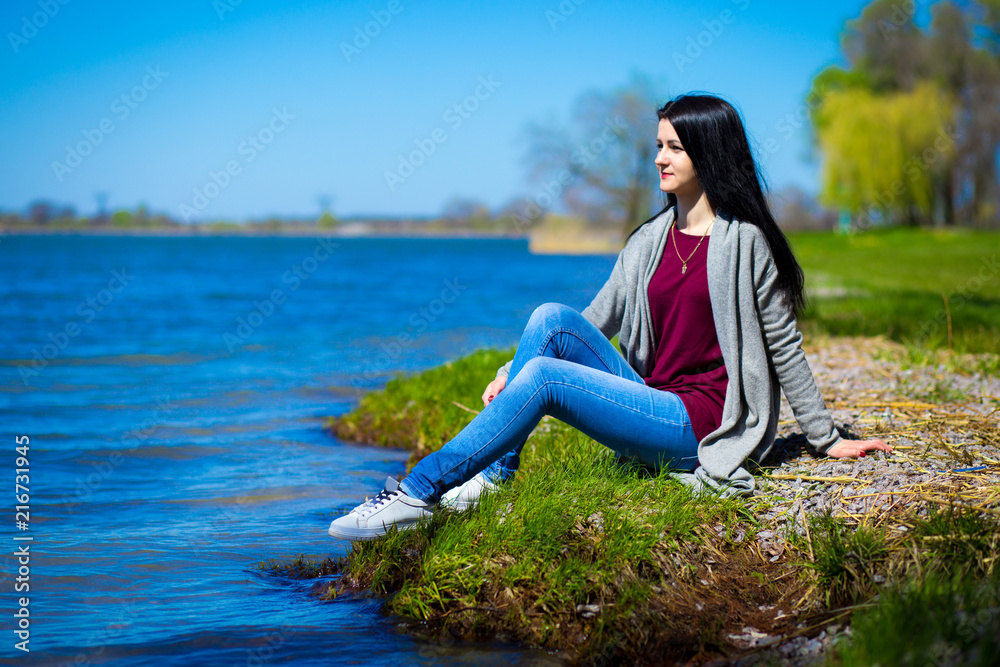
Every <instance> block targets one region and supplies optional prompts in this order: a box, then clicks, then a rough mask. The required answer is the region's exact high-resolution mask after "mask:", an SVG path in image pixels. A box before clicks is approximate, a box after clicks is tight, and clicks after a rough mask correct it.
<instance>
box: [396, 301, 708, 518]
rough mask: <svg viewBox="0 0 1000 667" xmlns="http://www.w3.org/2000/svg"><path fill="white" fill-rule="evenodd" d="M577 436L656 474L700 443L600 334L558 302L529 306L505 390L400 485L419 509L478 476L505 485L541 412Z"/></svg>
mask: <svg viewBox="0 0 1000 667" xmlns="http://www.w3.org/2000/svg"><path fill="white" fill-rule="evenodd" d="M547 414H548V415H552V416H553V417H556V418H557V419H559V420H561V421H564V422H566V423H567V424H569V425H570V426H572V427H574V428H576V429H579V430H580V431H582V432H583V433H585V434H587V435H588V436H590V437H591V438H593V439H594V440H596V441H597V442H600V443H601V444H603V445H606V446H608V447H610V448H611V449H613V450H615V451H616V452H618V453H619V455H620V456H624V457H630V458H632V457H635V458H638V459H639V460H641V461H642V462H643V463H646V464H647V465H650V466H652V467H653V468H655V469H658V468H660V467H662V466H670V467H671V468H673V469H677V470H682V471H691V470H694V468H695V466H696V465H697V463H698V440H697V438H696V437H695V435H694V431H693V430H692V429H691V421H690V419H689V418H688V414H687V410H686V409H685V408H684V404H683V403H682V402H681V399H680V398H679V397H678V396H677V394H674V393H672V392H668V391H662V390H659V389H654V388H652V387H648V386H647V385H646V383H645V381H644V380H643V378H641V377H640V376H639V374H638V373H636V372H635V370H633V369H632V367H631V366H629V365H628V362H627V361H626V360H625V359H624V357H622V355H621V353H620V352H619V351H618V350H617V349H615V347H614V346H613V345H612V344H611V341H609V340H608V339H607V338H605V337H604V334H603V333H601V331H600V330H599V329H598V328H597V327H595V326H594V325H593V324H591V323H590V321H589V320H587V319H586V318H585V317H584V316H583V315H581V314H580V313H579V312H577V311H576V310H574V309H572V308H570V307H568V306H565V305H563V304H560V303H546V304H542V305H541V306H539V307H538V308H536V309H535V312H534V313H532V315H531V318H530V319H529V320H528V324H527V326H526V327H525V329H524V333H523V334H522V335H521V340H520V342H519V343H518V346H517V352H516V354H515V355H514V361H513V363H512V364H511V369H510V374H509V375H508V377H507V386H506V387H505V388H504V389H503V391H501V392H500V393H499V394H497V395H496V397H495V398H494V399H493V400H492V401H491V402H490V403H489V404H488V405H487V406H486V407H484V408H483V410H482V411H481V412H480V413H479V414H478V415H476V417H475V418H474V419H473V420H472V421H471V422H470V423H469V425H468V426H466V427H465V428H464V429H462V430H461V431H460V432H459V433H458V434H457V435H456V436H455V437H454V438H452V439H451V440H450V441H448V442H447V443H446V444H445V445H444V446H443V447H442V448H441V449H440V450H438V451H436V452H434V453H432V454H429V455H428V456H426V457H424V459H423V460H421V461H420V462H419V463H417V465H415V466H414V467H413V470H412V471H411V472H410V474H409V475H408V476H407V477H406V479H404V480H403V481H402V482H400V486H401V488H402V490H403V492H404V493H406V494H407V495H409V496H412V497H415V498H419V499H420V500H424V501H427V502H432V501H436V500H437V499H438V498H439V497H440V496H441V494H442V493H444V492H445V491H447V490H448V489H450V488H452V487H454V486H458V485H459V484H463V483H464V482H466V481H468V480H469V479H471V478H472V477H474V476H475V475H476V474H477V473H479V472H480V471H483V470H486V469H487V468H489V470H487V473H486V474H487V476H488V477H490V478H491V479H493V480H494V481H499V480H504V479H508V478H510V477H511V476H512V475H513V474H514V472H515V471H516V470H517V467H518V465H519V463H520V452H521V448H522V447H523V446H524V443H525V441H526V440H527V439H528V435H529V434H530V433H531V430H532V429H533V428H534V427H535V425H536V424H538V422H539V420H541V418H542V417H543V416H544V415H547Z"/></svg>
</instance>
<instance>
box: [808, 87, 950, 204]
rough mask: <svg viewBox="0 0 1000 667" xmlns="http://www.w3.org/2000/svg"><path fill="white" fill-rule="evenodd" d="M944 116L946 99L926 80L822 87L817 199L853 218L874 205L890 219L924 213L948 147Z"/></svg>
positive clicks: (947, 108)
mask: <svg viewBox="0 0 1000 667" xmlns="http://www.w3.org/2000/svg"><path fill="white" fill-rule="evenodd" d="M951 116H952V105H951V103H950V101H949V100H948V98H947V96H945V95H943V94H942V93H941V91H940V90H939V89H938V87H937V86H936V85H934V84H932V83H923V84H921V85H920V86H918V87H917V88H916V89H914V91H913V92H909V93H885V94H879V93H875V92H872V91H870V90H866V89H864V88H845V89H842V90H836V91H833V92H829V93H827V94H826V96H825V97H824V98H823V101H822V103H821V104H820V105H819V107H818V108H817V109H816V111H815V112H814V123H815V125H816V131H817V135H818V140H819V145H820V148H821V149H822V151H823V154H824V162H823V176H822V179H823V183H822V191H821V195H820V196H821V199H822V201H823V202H824V203H826V204H830V205H833V206H837V207H839V208H840V209H842V210H846V211H848V212H849V213H851V214H852V215H855V216H856V215H858V214H860V213H862V212H863V211H865V210H871V209H876V210H878V211H879V213H880V214H881V215H880V216H879V217H882V218H884V219H887V220H888V221H891V222H904V221H905V222H909V223H916V222H919V221H921V218H924V219H926V218H927V217H928V216H929V215H930V213H931V210H932V205H933V201H932V193H933V192H935V190H936V183H937V182H938V181H939V180H940V178H941V175H942V173H943V172H944V165H945V164H946V163H947V160H949V159H950V156H951V152H952V148H953V144H952V142H951V140H950V138H949V136H948V134H947V125H948V122H949V119H950V118H951ZM929 147H930V148H931V149H934V152H933V153H928V152H927V151H928V148H929Z"/></svg>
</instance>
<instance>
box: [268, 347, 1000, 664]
mask: <svg viewBox="0 0 1000 667" xmlns="http://www.w3.org/2000/svg"><path fill="white" fill-rule="evenodd" d="M512 354H513V350H506V351H496V350H490V351H481V352H477V353H474V354H472V355H469V356H468V357H465V358H462V359H459V360H456V361H454V362H451V363H450V364H448V365H446V366H443V367H439V368H435V369H431V370H429V371H426V372H424V373H421V374H418V375H415V376H413V377H410V378H398V379H396V380H393V381H392V382H390V383H389V385H387V387H386V389H385V390H384V391H377V392H372V393H371V394H369V395H367V396H366V397H364V398H363V399H362V401H361V403H360V405H359V406H358V408H357V409H356V410H355V411H352V412H351V413H349V414H347V415H344V416H342V417H341V418H339V419H336V420H331V428H332V429H333V430H334V432H336V433H337V434H338V435H340V436H341V437H345V438H350V439H361V440H362V441H366V442H377V443H380V444H384V445H390V446H404V447H412V446H414V445H416V446H418V447H419V450H418V451H419V454H418V453H416V452H415V455H414V458H419V457H420V456H422V455H425V454H426V453H427V452H429V451H433V450H435V449H437V448H439V447H440V446H441V445H442V444H444V443H445V442H447V440H448V439H450V437H451V434H453V433H455V432H456V431H457V430H459V429H460V428H461V427H462V426H464V425H465V424H466V423H468V421H469V420H471V419H472V418H473V416H474V415H473V414H472V413H471V412H469V410H468V409H472V410H476V409H478V408H479V407H480V406H481V405H482V401H481V399H480V396H481V394H482V389H483V387H484V386H485V383H486V382H487V381H488V380H489V379H491V378H492V377H493V374H494V372H495V370H496V368H497V367H498V366H500V365H501V364H502V363H504V362H505V361H506V360H507V359H509V358H510V357H511V356H512ZM456 403H458V404H461V405H462V406H464V408H463V407H459V406H458V405H456ZM466 408H468V409H466ZM883 430H884V427H883ZM761 482H762V484H763V485H766V484H768V483H769V482H768V481H766V480H764V479H762V480H761ZM373 490H374V489H373ZM772 502H773V501H772V499H771V498H770V497H768V496H766V495H765V496H755V497H754V498H751V499H739V500H728V501H720V500H715V499H711V498H699V497H694V496H692V495H691V494H690V492H689V491H688V490H687V489H686V488H685V487H683V486H681V485H680V484H679V483H678V482H676V481H675V480H672V479H671V478H670V476H669V474H667V473H661V474H658V475H650V474H648V473H647V472H645V471H643V470H641V469H637V468H634V467H629V466H622V465H619V464H617V463H615V462H614V461H613V459H612V457H611V456H610V453H609V451H608V450H607V449H606V448H604V447H602V446H600V445H599V444H597V443H595V442H593V441H592V440H590V439H589V438H587V437H586V436H584V435H583V434H581V433H579V432H578V431H576V430H574V429H571V428H569V427H568V426H566V425H565V424H563V423H561V422H559V421H557V420H554V419H551V418H546V419H544V420H543V421H542V422H541V423H540V424H539V426H538V428H536V430H535V432H534V433H533V434H532V436H531V437H530V438H529V440H528V443H527V445H526V447H525V452H524V456H523V464H522V469H521V471H520V472H519V474H518V476H517V477H516V478H515V479H514V481H513V482H512V483H511V484H508V485H505V486H504V487H503V489H502V490H501V491H500V492H498V493H497V494H495V495H493V496H490V497H488V498H487V499H486V500H485V501H484V502H483V503H482V504H481V505H480V506H479V507H478V508H477V509H475V510H473V511H471V512H468V513H466V514H455V513H449V512H439V513H438V514H437V515H436V516H435V518H434V520H433V521H432V522H430V523H429V524H427V525H425V526H423V527H422V528H420V529H418V530H415V531H410V532H405V533H393V534H390V535H389V536H388V537H386V538H385V539H383V540H380V541H377V542H374V543H356V544H355V545H353V546H352V548H351V551H350V552H349V554H348V555H347V557H346V558H344V559H342V560H340V561H338V562H329V563H325V564H310V563H299V564H291V565H289V564H284V565H282V564H272V565H271V566H269V567H268V568H267V569H271V570H273V571H276V572H278V573H283V574H285V575H287V574H289V572H297V573H300V574H301V576H321V575H326V574H330V573H332V572H335V573H337V574H338V575H339V576H337V577H335V578H332V579H330V578H326V579H324V580H323V581H324V583H323V584H322V585H321V586H318V587H317V589H316V590H317V594H318V595H320V596H322V597H334V596H338V595H344V594H358V593H366V592H371V593H374V594H376V595H379V596H384V597H385V599H386V611H387V612H388V613H391V614H394V615H397V616H399V617H400V618H402V619H407V621H406V622H407V623H409V627H410V630H411V631H412V632H415V633H418V634H425V635H429V636H432V637H448V638H451V637H463V638H469V639H480V640H482V639H502V640H508V641H519V642H524V643H526V644H529V645H533V646H540V647H545V648H547V649H550V650H558V651H561V652H562V653H561V655H563V656H564V657H567V658H570V659H577V660H581V661H584V662H587V663H589V664H601V663H603V664H620V663H623V662H628V663H634V664H662V663H670V662H674V661H678V662H686V661H688V660H692V659H694V660H695V661H696V662H700V661H702V660H710V659H715V658H727V659H733V658H736V657H738V656H740V655H743V654H746V653H748V652H753V651H758V650H764V647H760V646H754V645H752V641H751V643H750V644H748V643H747V642H748V641H750V640H748V639H747V637H748V634H747V633H746V628H752V629H753V630H754V632H759V633H761V634H764V635H767V636H768V637H782V638H783V639H785V640H787V639H788V638H790V637H794V636H796V635H808V634H815V633H817V632H819V630H820V628H823V627H825V626H826V624H827V623H828V622H837V623H843V622H844V621H846V620H849V619H850V618H851V615H852V614H854V613H857V614H859V616H858V619H859V620H858V621H857V623H856V626H855V633H854V640H853V642H852V643H850V644H845V645H844V646H842V647H841V648H840V652H839V653H838V655H837V657H836V660H837V661H843V662H844V664H850V665H855V664H871V662H872V661H873V660H875V659H877V660H880V661H882V663H883V664H901V663H902V662H905V660H904V656H903V653H902V652H905V650H907V649H906V648H905V647H906V646H907V645H908V640H909V638H908V636H907V632H908V631H907V630H906V627H905V626H906V623H908V622H910V621H909V620H908V619H909V616H910V615H912V614H913V613H915V612H914V611H913V610H914V609H916V608H917V607H916V605H918V604H919V603H920V601H926V600H933V601H934V603H935V604H936V605H938V607H939V608H945V609H948V610H949V611H940V614H944V615H947V614H949V613H950V614H955V615H957V616H958V617H960V618H965V617H967V616H969V615H970V614H971V615H972V617H973V618H975V615H976V614H979V613H980V612H982V613H983V614H986V613H993V612H991V611H989V610H991V609H994V610H995V604H994V603H992V602H990V601H991V600H993V598H992V597H990V596H991V595H993V591H995V590H996V589H995V588H990V586H992V584H991V583H990V582H991V581H993V579H991V577H993V576H995V563H996V559H997V557H998V553H1000V545H998V538H997V537H996V536H997V535H1000V533H998V531H997V528H998V526H997V523H996V521H995V517H993V516H992V515H991V514H989V513H988V512H981V513H975V512H968V511H965V510H962V509H955V508H952V509H951V510H950V511H940V512H936V511H932V512H928V506H927V505H919V504H901V505H894V506H893V507H892V508H891V509H890V510H889V511H887V512H884V513H881V514H879V515H878V516H877V517H876V516H874V515H872V516H860V517H858V516H856V517H846V516H828V515H824V514H819V515H810V516H809V517H808V526H809V529H808V530H805V529H804V526H803V524H802V522H798V523H797V524H796V525H794V526H793V528H792V529H791V530H786V531H785V532H781V531H779V529H777V528H775V527H774V526H772V525H768V524H767V523H766V522H765V521H764V520H762V519H761V518H760V517H761V516H763V515H765V514H766V511H767V510H768V509H769V508H771V507H773V505H772ZM796 516H798V514H796ZM801 516H802V517H806V514H805V513H804V512H803V513H802V514H801ZM768 532H779V533H780V534H779V535H777V536H776V537H775V538H773V539H777V541H778V543H779V546H778V547H774V545H773V542H772V541H771V540H765V541H761V540H759V539H757V538H758V536H760V535H765V534H767V533H768ZM765 545H767V546H765ZM282 568H284V571H282ZM877 595H880V596H881V598H882V600H883V601H882V602H880V603H879V604H877V605H873V603H872V601H873V599H875V596H877ZM948 595H950V596H951V597H950V598H947V599H948V600H951V603H950V605H951V606H950V607H949V606H946V605H945V606H944V607H942V605H944V602H942V600H943V599H944V598H945V597H947V596H948ZM991 604H992V605H993V606H992V607H991V606H990V605H991ZM984 610H985V611H984ZM936 613H938V612H936ZM991 622H992V621H991ZM980 625H982V624H980ZM946 626H947V624H945V625H942V626H940V628H939V630H940V632H939V633H938V634H939V635H940V637H939V641H938V644H939V645H940V646H945V647H946V650H947V651H949V652H950V653H949V655H950V654H957V655H966V654H967V653H969V652H970V651H973V650H974V648H975V646H976V645H977V644H976V642H980V643H982V642H985V644H983V646H984V647H985V648H984V649H982V650H1000V649H998V644H997V642H996V641H995V640H988V639H987V640H984V639H983V633H982V632H979V631H978V630H976V631H973V630H970V629H969V627H971V626H970V625H969V623H968V622H967V623H965V624H964V625H960V626H956V628H957V629H956V628H952V629H950V630H949V629H948V627H950V626H948V627H946ZM887 627H891V628H894V629H893V630H892V632H894V633H896V641H895V643H894V644H893V645H892V646H893V647H894V648H893V650H896V651H897V653H896V654H895V658H892V659H890V657H891V656H890V657H886V653H885V652H886V650H888V649H886V646H885V642H882V641H880V638H881V633H883V632H887V630H885V628H887ZM935 627H937V626H935ZM975 627H976V628H978V627H980V626H979V625H977V626H975ZM985 627H992V626H989V623H987V624H986V626H985ZM928 633H929V634H928V635H927V636H938V635H935V634H934V633H931V632H930V631H928ZM750 635H753V633H750ZM989 636H990V637H994V638H995V637H996V635H989ZM751 639H752V637H751ZM990 641H992V642H993V643H990ZM940 646H939V648H940ZM900 647H903V648H900ZM941 650H944V649H941ZM901 651H902V652H901ZM873 656H875V657H873Z"/></svg>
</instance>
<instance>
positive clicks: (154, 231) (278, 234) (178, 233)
mask: <svg viewBox="0 0 1000 667" xmlns="http://www.w3.org/2000/svg"><path fill="white" fill-rule="evenodd" d="M7 235H9V236H107V237H146V238H182V237H183V238H188V237H220V238H236V237H248V238H345V239H347V238H359V239H363V238H394V239H437V240H446V239H483V240H488V239H495V240H525V241H528V246H529V251H530V252H531V253H532V254H535V255H608V254H611V255H613V254H617V253H618V251H619V250H621V246H620V244H618V243H617V242H616V238H615V236H613V235H612V234H608V233H604V234H600V233H598V234H595V233H591V232H581V231H578V230H567V231H565V232H563V233H553V232H552V231H551V230H546V229H536V230H532V231H530V232H511V231H506V232H505V231H499V230H475V229H453V230H445V229H437V230H420V229H413V228H401V229H393V230H387V229H378V228H374V227H372V226H371V225H365V224H357V223H355V224H350V223H348V224H344V225H341V226H339V227H337V228H334V229H329V230H327V229H318V228H315V227H290V228H287V229H235V228H220V229H211V228H204V227H176V228H175V227H155V228H145V229H144V228H138V227H137V228H127V227H50V228H45V227H7V228H3V229H0V237H2V236H7Z"/></svg>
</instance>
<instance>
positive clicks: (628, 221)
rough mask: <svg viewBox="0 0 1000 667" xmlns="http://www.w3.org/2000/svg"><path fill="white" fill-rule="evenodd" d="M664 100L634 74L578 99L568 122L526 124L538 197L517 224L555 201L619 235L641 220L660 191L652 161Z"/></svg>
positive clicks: (531, 219)
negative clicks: (619, 83)
mask: <svg viewBox="0 0 1000 667" xmlns="http://www.w3.org/2000/svg"><path fill="white" fill-rule="evenodd" d="M663 101H665V99H663V96H661V95H659V94H658V93H657V92H656V86H654V85H653V83H651V82H650V80H649V79H647V78H645V77H643V76H639V75H633V77H632V78H631V80H630V81H629V83H628V84H627V85H625V86H623V87H621V88H618V89H616V90H612V91H591V92H588V93H585V94H583V95H581V96H580V97H578V98H577V100H576V101H575V102H574V104H573V112H572V114H571V121H570V122H569V123H565V124H557V123H546V124H532V125H529V126H528V127H527V128H526V136H527V152H526V155H525V161H526V163H527V164H528V167H529V168H528V179H529V181H530V182H531V183H532V185H533V188H532V189H533V191H534V193H535V194H534V195H532V196H530V197H528V198H527V199H526V201H525V205H524V207H523V209H522V216H523V218H522V219H523V220H524V224H523V225H521V226H522V227H527V226H529V225H530V223H531V222H534V221H536V220H537V219H538V218H539V217H540V216H541V215H542V214H543V213H544V212H545V211H546V210H550V209H552V208H553V207H555V206H556V205H557V204H558V203H560V202H561V203H562V204H563V205H564V206H565V207H566V208H567V209H568V210H569V211H570V212H572V213H574V214H576V215H580V216H582V217H584V218H585V219H587V220H589V221H591V222H598V223H604V224H612V225H615V226H617V227H619V228H620V229H621V230H622V232H623V235H627V234H628V233H629V232H630V231H632V229H634V228H635V227H636V226H638V225H639V224H640V223H642V222H643V221H645V220H646V219H647V218H648V217H649V216H650V214H651V212H652V209H653V206H654V195H655V194H657V193H658V192H659V191H658V189H657V179H656V169H655V167H654V165H653V159H654V157H655V154H656V148H655V146H656V142H655V137H656V124H657V120H656V109H657V107H658V106H660V105H661V104H662V103H663Z"/></svg>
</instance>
